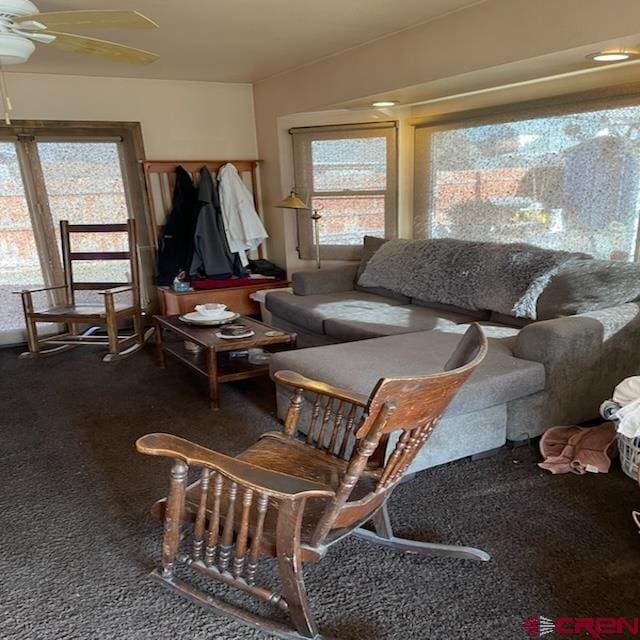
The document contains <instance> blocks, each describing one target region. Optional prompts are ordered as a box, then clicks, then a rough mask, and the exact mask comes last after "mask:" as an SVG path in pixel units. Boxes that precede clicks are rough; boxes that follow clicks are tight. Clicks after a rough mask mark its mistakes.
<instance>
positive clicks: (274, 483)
mask: <svg viewBox="0 0 640 640" xmlns="http://www.w3.org/2000/svg"><path fill="white" fill-rule="evenodd" d="M136 449H137V450H138V451H139V452H140V453H144V454H146V455H151V456H164V457H167V458H173V459H177V460H181V461H182V462H184V463H186V464H187V465H197V466H203V467H207V468H209V469H213V470H215V471H219V472H220V473H221V474H222V475H223V476H226V477H227V478H230V479H231V480H233V481H234V482H237V483H238V484H240V485H242V486H244V487H248V488H251V489H254V490H255V491H258V492H260V493H265V494H267V495H269V496H271V497H274V498H280V499H282V500H293V499H296V498H300V497H305V498H312V497H333V496H334V495H335V492H334V490H333V489H332V488H331V487H329V486H327V485H324V484H321V483H319V482H311V481H309V480H305V479H303V478H297V477H296V476H291V475H289V474H286V473H280V472H278V471H270V470H269V469H263V468H262V467H257V466H255V465H253V464H249V463H248V462H244V461H242V460H238V459H237V458H232V457H230V456H226V455H224V454H222V453H218V452H217V451H212V450H211V449H207V448H206V447H202V446H200V445H198V444H195V443H193V442H189V440H185V439H184V438H179V437H178V436H173V435H171V434H168V433H150V434H148V435H146V436H142V438H139V439H138V441H137V442H136Z"/></svg>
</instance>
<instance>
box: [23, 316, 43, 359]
mask: <svg viewBox="0 0 640 640" xmlns="http://www.w3.org/2000/svg"><path fill="white" fill-rule="evenodd" d="M26 330H27V347H28V349H29V351H26V352H25V353H21V354H20V357H21V358H29V357H35V356H38V355H40V345H39V343H38V329H37V326H36V322H35V320H32V319H31V318H30V317H29V316H27V318H26Z"/></svg>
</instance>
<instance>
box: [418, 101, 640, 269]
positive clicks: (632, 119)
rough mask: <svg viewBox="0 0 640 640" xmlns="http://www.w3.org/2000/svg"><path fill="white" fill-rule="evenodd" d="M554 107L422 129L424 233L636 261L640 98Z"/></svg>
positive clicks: (421, 216) (420, 233)
mask: <svg viewBox="0 0 640 640" xmlns="http://www.w3.org/2000/svg"><path fill="white" fill-rule="evenodd" d="M626 102H627V104H619V106H616V105H612V104H608V105H607V106H606V107H605V106H604V105H602V108H598V106H599V105H593V104H592V105H590V107H589V109H588V110H582V111H570V110H568V109H567V108H566V107H565V108H564V109H563V111H562V112H559V111H558V110H556V111H555V112H553V111H550V110H549V109H546V110H544V111H539V112H533V113H531V112H530V113H527V115H526V116H524V117H518V118H517V119H515V118H513V119H507V118H504V117H501V118H500V119H494V120H493V121H491V120H485V121H484V122H483V121H473V120H472V121H468V122H465V121H459V122H458V123H450V124H447V125H441V126H427V127H423V128H422V127H420V128H418V129H417V130H416V186H417V191H416V196H417V197H416V205H417V206H416V223H417V224H416V235H417V236H418V237H434V238H449V237H451V238H463V239H469V240H495V241H500V242H528V243H531V244H535V245H538V246H542V247H547V248H553V249H566V250H570V251H583V252H586V253H589V254H592V255H593V256H595V257H598V258H604V259H614V260H633V259H634V258H635V257H636V253H637V243H638V211H639V202H640V106H635V105H629V104H628V102H629V100H628V99H627V100H626Z"/></svg>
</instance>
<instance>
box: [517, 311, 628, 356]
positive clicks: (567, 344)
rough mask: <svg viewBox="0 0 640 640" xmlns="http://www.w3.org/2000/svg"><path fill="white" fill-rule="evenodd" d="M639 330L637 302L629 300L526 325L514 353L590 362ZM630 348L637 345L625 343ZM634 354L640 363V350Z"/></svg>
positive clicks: (518, 338)
mask: <svg viewBox="0 0 640 640" xmlns="http://www.w3.org/2000/svg"><path fill="white" fill-rule="evenodd" d="M639 331H640V304H637V303H629V304H623V305H620V306H618V307H610V308H608V309H600V310H598V311H593V312H590V313H581V314H578V315H575V316H566V317H563V318H555V319H553V320H543V321H540V322H534V323H532V324H529V325H527V326H526V327H524V328H523V329H522V331H520V333H519V334H518V336H517V338H516V341H515V345H514V349H513V354H514V355H515V356H516V357H517V358H524V359H525V360H533V361H535V362H541V363H543V364H545V365H547V364H548V365H553V364H554V363H556V362H558V361H565V360H567V359H570V360H572V361H574V362H576V363H577V362H580V361H584V362H591V361H593V360H594V359H596V358H598V357H600V356H601V354H603V353H605V352H612V350H613V349H614V348H618V347H620V346H622V344H623V342H622V341H623V340H624V339H625V336H628V335H629V333H630V332H632V333H634V335H635V334H636V333H638V332H639ZM626 347H627V349H629V351H632V350H633V351H635V350H636V348H637V346H636V345H631V344H628V345H626ZM636 353H637V354H638V355H637V356H636V357H635V358H634V360H636V361H637V362H638V363H639V364H640V352H636Z"/></svg>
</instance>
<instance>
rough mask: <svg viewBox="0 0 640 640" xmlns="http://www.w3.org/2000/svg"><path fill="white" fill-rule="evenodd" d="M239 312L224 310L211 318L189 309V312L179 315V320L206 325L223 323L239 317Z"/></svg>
mask: <svg viewBox="0 0 640 640" xmlns="http://www.w3.org/2000/svg"><path fill="white" fill-rule="evenodd" d="M239 317H240V316H239V314H237V313H235V311H225V312H224V313H222V314H220V315H219V316H218V317H217V318H211V317H209V316H203V315H202V314H200V313H198V312H197V311H191V312H190V313H185V314H184V315H182V316H180V320H182V321H183V322H188V323H189V324H201V325H206V326H210V327H211V326H215V325H218V324H225V323H227V322H231V321H232V320H235V319H236V318H239Z"/></svg>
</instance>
